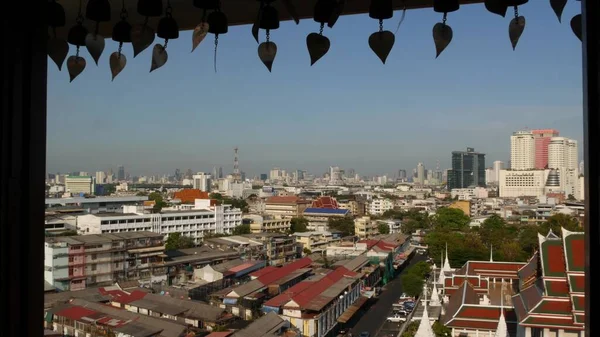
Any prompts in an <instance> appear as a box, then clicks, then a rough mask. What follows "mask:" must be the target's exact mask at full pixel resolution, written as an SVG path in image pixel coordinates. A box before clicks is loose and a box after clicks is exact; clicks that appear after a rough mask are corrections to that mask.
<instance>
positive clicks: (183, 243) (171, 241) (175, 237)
mask: <svg viewBox="0 0 600 337" xmlns="http://www.w3.org/2000/svg"><path fill="white" fill-rule="evenodd" d="M192 247H194V240H193V239H192V238H190V237H189V236H185V235H181V233H179V232H175V233H169V236H168V237H167V241H166V242H165V250H167V251H169V250H177V249H184V248H192Z"/></svg>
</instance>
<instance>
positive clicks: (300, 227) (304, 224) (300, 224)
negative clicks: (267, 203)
mask: <svg viewBox="0 0 600 337" xmlns="http://www.w3.org/2000/svg"><path fill="white" fill-rule="evenodd" d="M290 224H291V225H290V232H292V233H302V232H307V231H308V219H305V218H292V219H291V220H290Z"/></svg>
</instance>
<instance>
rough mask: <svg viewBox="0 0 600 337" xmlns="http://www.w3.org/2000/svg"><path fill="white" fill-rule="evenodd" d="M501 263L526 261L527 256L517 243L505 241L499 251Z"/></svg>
mask: <svg viewBox="0 0 600 337" xmlns="http://www.w3.org/2000/svg"><path fill="white" fill-rule="evenodd" d="M499 252H500V255H501V259H502V261H507V262H521V261H526V260H527V257H528V254H527V253H525V251H523V248H522V247H521V245H520V244H519V241H516V240H512V241H505V242H503V243H502V244H501V245H500V249H499Z"/></svg>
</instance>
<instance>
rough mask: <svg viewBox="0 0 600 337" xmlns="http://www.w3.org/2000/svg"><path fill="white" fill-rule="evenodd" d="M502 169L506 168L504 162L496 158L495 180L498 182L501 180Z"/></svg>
mask: <svg viewBox="0 0 600 337" xmlns="http://www.w3.org/2000/svg"><path fill="white" fill-rule="evenodd" d="M500 170H504V162H502V161H499V160H496V161H495V162H494V181H495V182H496V183H498V182H499V181H500Z"/></svg>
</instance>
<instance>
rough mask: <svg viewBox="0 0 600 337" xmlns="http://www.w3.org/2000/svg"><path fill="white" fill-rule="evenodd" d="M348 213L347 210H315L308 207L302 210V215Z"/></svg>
mask: <svg viewBox="0 0 600 337" xmlns="http://www.w3.org/2000/svg"><path fill="white" fill-rule="evenodd" d="M348 212H350V211H349V210H347V209H331V208H315V207H310V208H307V209H305V210H304V213H321V214H340V215H346V214H348Z"/></svg>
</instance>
